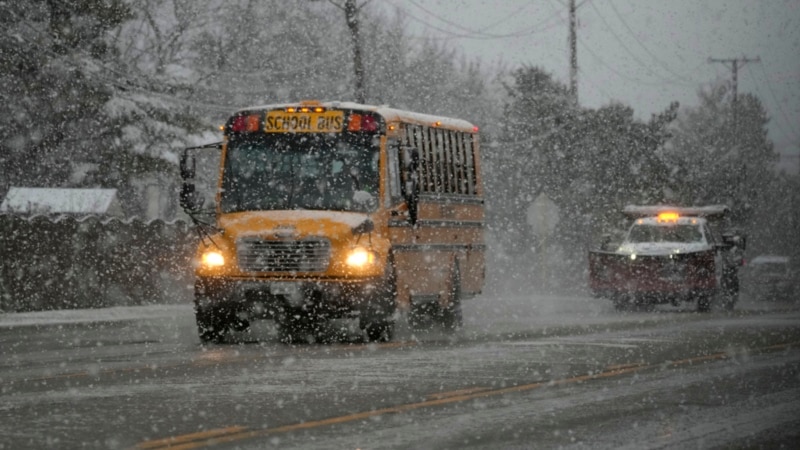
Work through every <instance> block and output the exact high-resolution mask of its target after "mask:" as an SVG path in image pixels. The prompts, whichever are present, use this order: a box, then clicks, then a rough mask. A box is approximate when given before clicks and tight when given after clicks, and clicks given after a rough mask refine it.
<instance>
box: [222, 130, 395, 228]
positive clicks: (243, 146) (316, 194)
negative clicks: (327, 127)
mask: <svg viewBox="0 0 800 450" xmlns="http://www.w3.org/2000/svg"><path fill="white" fill-rule="evenodd" d="M379 142H380V141H379V137H377V136H375V135H366V136H365V135H353V134H348V133H341V134H330V133H325V134H322V133H320V134H267V135H258V136H245V137H239V136H236V137H232V138H231V140H230V141H229V143H228V149H227V152H226V156H225V165H224V173H223V178H222V192H221V198H220V208H221V211H222V212H223V213H231V212H238V211H265V210H287V209H316V210H333V211H359V212H369V211H371V210H374V209H375V208H376V206H377V198H378V161H379ZM357 191H359V194H360V195H356V192H357ZM363 192H366V193H369V194H370V195H371V197H372V200H371V201H364V199H365V198H370V196H365V195H364V194H363Z"/></svg>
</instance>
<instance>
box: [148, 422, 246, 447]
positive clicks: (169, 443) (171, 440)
mask: <svg viewBox="0 0 800 450" xmlns="http://www.w3.org/2000/svg"><path fill="white" fill-rule="evenodd" d="M246 429H247V428H246V427H242V426H233V427H227V428H217V429H214V430H206V431H200V432H197V433H190V434H183V435H180V436H175V437H168V438H164V439H154V440H152V441H145V442H142V443H140V444H139V445H137V446H136V448H140V449H154V448H175V447H176V446H177V444H185V443H187V442H191V441H197V440H201V439H203V440H208V439H210V438H214V437H217V436H223V435H226V434H233V433H239V432H241V431H243V430H246Z"/></svg>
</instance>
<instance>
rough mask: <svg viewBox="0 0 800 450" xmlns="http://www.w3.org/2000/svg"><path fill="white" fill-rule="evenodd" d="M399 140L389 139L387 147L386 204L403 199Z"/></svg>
mask: <svg viewBox="0 0 800 450" xmlns="http://www.w3.org/2000/svg"><path fill="white" fill-rule="evenodd" d="M400 145H401V144H400V142H399V141H390V142H389V143H388V145H387V146H386V148H387V156H388V161H387V163H388V166H389V167H388V169H389V170H388V173H389V189H388V198H387V199H386V200H387V202H386V203H387V204H395V203H398V202H399V201H400V200H402V199H403V192H402V191H401V190H400V167H399V161H400V155H399V153H400Z"/></svg>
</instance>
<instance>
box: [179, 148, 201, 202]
mask: <svg viewBox="0 0 800 450" xmlns="http://www.w3.org/2000/svg"><path fill="white" fill-rule="evenodd" d="M196 166H197V161H196V159H195V157H194V155H190V154H189V152H188V150H184V152H183V154H182V155H181V160H180V171H181V179H183V184H182V185H181V192H180V205H181V208H183V209H184V210H186V211H197V210H199V209H200V208H202V207H203V204H204V203H205V199H204V198H203V197H202V196H200V195H199V194H198V192H197V189H196V188H195V186H194V176H195V167H196Z"/></svg>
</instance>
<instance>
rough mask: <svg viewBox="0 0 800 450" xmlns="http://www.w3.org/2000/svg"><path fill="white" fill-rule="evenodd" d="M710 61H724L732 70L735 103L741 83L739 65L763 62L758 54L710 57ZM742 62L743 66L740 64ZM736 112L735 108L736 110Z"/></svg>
mask: <svg viewBox="0 0 800 450" xmlns="http://www.w3.org/2000/svg"><path fill="white" fill-rule="evenodd" d="M708 62H709V63H722V64H724V65H725V66H726V67H727V68H729V69H730V70H731V74H732V76H733V103H734V104H736V100H737V99H738V97H737V95H738V94H737V90H738V83H739V81H738V80H739V67H743V66H744V65H745V64H747V63H749V62H761V58H760V57H758V56H756V57H755V58H747V57H744V56H743V57H741V58H708ZM739 64H741V66H740V65H739ZM734 112H735V110H734Z"/></svg>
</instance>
